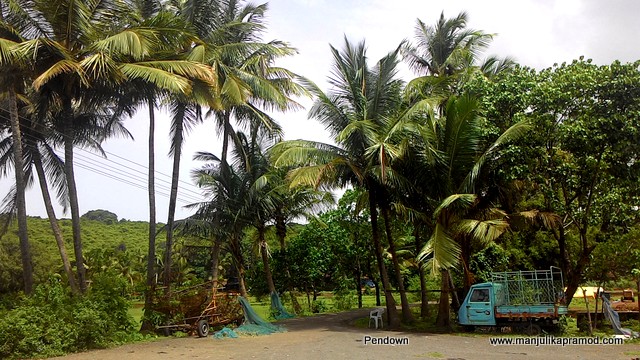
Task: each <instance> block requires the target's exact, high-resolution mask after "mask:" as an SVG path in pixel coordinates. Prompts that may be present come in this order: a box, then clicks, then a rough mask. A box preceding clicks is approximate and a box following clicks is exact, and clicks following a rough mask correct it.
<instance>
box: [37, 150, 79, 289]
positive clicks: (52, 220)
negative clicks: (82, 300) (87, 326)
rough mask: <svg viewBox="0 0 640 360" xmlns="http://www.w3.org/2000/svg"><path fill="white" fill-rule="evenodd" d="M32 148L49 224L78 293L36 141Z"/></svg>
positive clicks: (71, 285) (65, 270) (72, 283)
mask: <svg viewBox="0 0 640 360" xmlns="http://www.w3.org/2000/svg"><path fill="white" fill-rule="evenodd" d="M31 148H32V156H33V164H34V166H35V168H36V173H37V174H38V183H39V184H40V191H41V192H42V199H43V200H44V207H45V209H46V211H47V217H48V218H49V225H50V226H51V231H52V232H53V237H54V238H55V239H56V245H58V252H59V253H60V258H61V259H62V266H63V267H64V272H65V274H67V278H68V280H69V286H70V287H71V291H72V292H73V293H74V294H77V293H78V292H79V289H78V284H77V283H76V278H75V275H74V274H73V270H72V269H71V263H70V262H69V256H68V255H67V248H66V246H65V244H64V239H63V238H62V231H61V230H60V225H59V224H58V218H57V217H56V213H55V210H54V209H53V202H52V201H51V194H50V193H49V186H48V185H47V177H46V175H45V172H44V166H43V164H42V156H41V155H40V151H39V149H38V146H37V145H36V144H35V143H34V144H32V147H31Z"/></svg>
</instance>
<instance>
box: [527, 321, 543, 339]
mask: <svg viewBox="0 0 640 360" xmlns="http://www.w3.org/2000/svg"><path fill="white" fill-rule="evenodd" d="M525 332H526V333H527V335H529V336H538V335H540V334H541V333H542V328H541V327H540V325H538V324H530V325H529V326H527V327H526V329H525Z"/></svg>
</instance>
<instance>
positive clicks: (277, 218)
mask: <svg viewBox="0 0 640 360" xmlns="http://www.w3.org/2000/svg"><path fill="white" fill-rule="evenodd" d="M274 222H275V226H276V236H277V237H278V241H280V250H284V248H285V246H286V245H285V243H284V242H285V239H286V238H287V223H286V220H285V218H284V215H282V209H280V208H278V209H276V211H275V213H274ZM285 266H286V261H285Z"/></svg>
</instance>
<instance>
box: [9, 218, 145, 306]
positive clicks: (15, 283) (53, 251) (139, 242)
mask: <svg viewBox="0 0 640 360" xmlns="http://www.w3.org/2000/svg"><path fill="white" fill-rule="evenodd" d="M105 213H108V212H105ZM110 214H113V213H110ZM90 215H91V212H89V213H87V214H85V215H83V217H82V225H83V228H82V236H83V238H84V239H86V242H84V249H85V251H86V252H87V254H86V262H87V265H88V266H89V267H91V265H92V262H94V259H95V258H96V257H97V256H98V254H100V253H109V252H112V253H115V252H116V251H120V252H123V253H125V252H126V253H127V254H131V256H136V257H137V256H144V254H145V253H146V252H147V247H148V231H149V224H148V223H147V222H144V221H127V220H121V221H118V220H117V218H116V221H112V220H110V218H103V219H99V218H98V219H95V218H93V217H91V216H90ZM114 215H115V214H114ZM92 218H93V219H95V220H91V219H92ZM60 228H61V230H62V233H63V238H64V239H65V245H66V248H67V251H68V252H69V255H70V256H73V240H72V239H73V238H72V234H71V231H72V229H71V220H70V219H61V220H60ZM28 229H29V239H30V240H31V249H32V252H33V265H34V276H35V277H36V278H37V279H38V280H40V281H42V280H44V279H45V278H46V277H47V276H50V275H51V274H53V273H57V274H64V271H63V269H62V264H61V262H60V255H59V252H58V249H57V246H56V242H55V239H54V237H53V234H52V232H51V226H50V225H49V220H48V219H43V218H40V217H29V220H28ZM19 252H20V249H19V242H18V229H17V224H15V223H13V224H12V225H11V226H10V227H9V230H8V232H7V233H6V234H5V235H4V236H2V238H0V292H3V293H4V292H9V291H17V290H19V289H21V288H22V268H21V263H20V257H19V256H17V254H19Z"/></svg>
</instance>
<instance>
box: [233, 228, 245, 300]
mask: <svg viewBox="0 0 640 360" xmlns="http://www.w3.org/2000/svg"><path fill="white" fill-rule="evenodd" d="M234 232H235V234H234V235H233V236H232V237H231V242H230V244H229V245H230V248H231V256H233V260H234V263H235V266H236V270H238V284H239V286H240V295H242V296H244V297H245V298H246V297H247V286H246V284H245V281H244V273H245V271H244V257H243V256H242V245H241V244H240V239H239V237H238V235H237V231H236V230H235V229H234Z"/></svg>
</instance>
